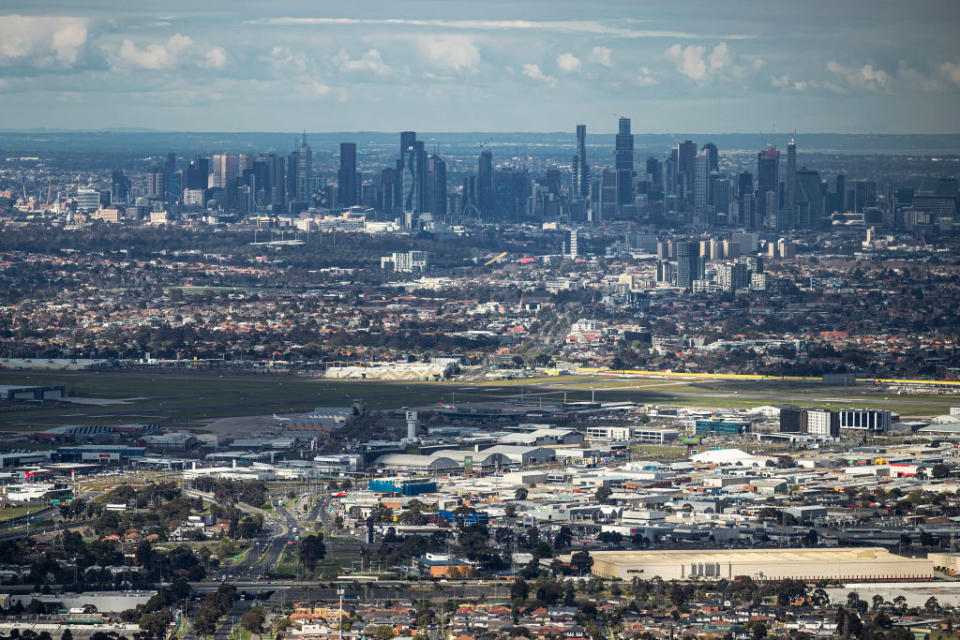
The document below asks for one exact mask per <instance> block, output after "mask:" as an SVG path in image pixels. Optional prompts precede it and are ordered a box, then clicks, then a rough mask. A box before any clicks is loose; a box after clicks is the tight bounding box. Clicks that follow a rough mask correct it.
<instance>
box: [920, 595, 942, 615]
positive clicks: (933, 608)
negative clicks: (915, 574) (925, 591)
mask: <svg viewBox="0 0 960 640" xmlns="http://www.w3.org/2000/svg"><path fill="white" fill-rule="evenodd" d="M923 608H924V609H926V610H927V613H936V612H937V611H939V610H940V603H939V602H938V601H937V599H936V598H935V597H934V596H930V597H929V598H927V601H926V602H924V603H923Z"/></svg>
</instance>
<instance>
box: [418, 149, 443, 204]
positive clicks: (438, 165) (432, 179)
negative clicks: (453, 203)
mask: <svg viewBox="0 0 960 640" xmlns="http://www.w3.org/2000/svg"><path fill="white" fill-rule="evenodd" d="M423 210H424V211H429V212H430V213H433V214H434V215H435V217H442V216H446V215H447V163H446V162H444V161H443V158H441V157H440V156H438V155H436V154H434V155H431V156H429V157H428V158H427V189H426V197H425V198H424V207H423Z"/></svg>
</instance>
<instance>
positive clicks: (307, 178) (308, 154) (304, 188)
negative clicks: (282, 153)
mask: <svg viewBox="0 0 960 640" xmlns="http://www.w3.org/2000/svg"><path fill="white" fill-rule="evenodd" d="M294 155H295V156H296V171H295V172H294V175H295V176H296V179H295V181H294V197H296V199H297V202H300V203H303V204H306V205H308V206H309V204H310V200H311V199H312V197H313V150H312V149H311V148H310V145H309V144H307V134H306V133H304V134H303V136H302V137H301V138H300V146H299V147H297V150H296V151H294Z"/></svg>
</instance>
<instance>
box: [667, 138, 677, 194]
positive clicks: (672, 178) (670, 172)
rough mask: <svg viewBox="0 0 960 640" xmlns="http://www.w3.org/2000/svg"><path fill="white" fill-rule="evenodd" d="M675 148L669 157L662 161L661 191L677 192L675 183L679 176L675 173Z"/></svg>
mask: <svg viewBox="0 0 960 640" xmlns="http://www.w3.org/2000/svg"><path fill="white" fill-rule="evenodd" d="M675 152H676V149H674V153H671V154H670V157H669V158H667V159H666V160H665V161H664V163H663V192H664V193H677V183H678V182H679V180H680V178H679V176H678V174H677V158H676V153H675Z"/></svg>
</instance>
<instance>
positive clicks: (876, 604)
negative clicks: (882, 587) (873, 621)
mask: <svg viewBox="0 0 960 640" xmlns="http://www.w3.org/2000/svg"><path fill="white" fill-rule="evenodd" d="M870 601H871V602H872V603H873V610H874V611H878V610H879V609H880V607H882V606H883V596H882V595H880V594H879V593H878V594H877V595H875V596H873V597H872V598H871V599H870Z"/></svg>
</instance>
